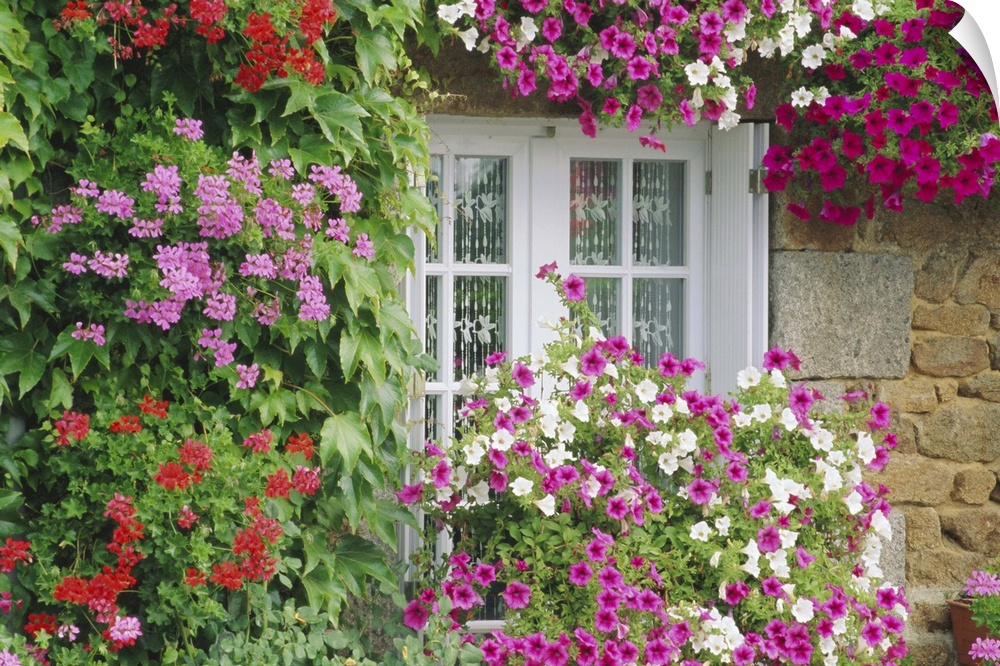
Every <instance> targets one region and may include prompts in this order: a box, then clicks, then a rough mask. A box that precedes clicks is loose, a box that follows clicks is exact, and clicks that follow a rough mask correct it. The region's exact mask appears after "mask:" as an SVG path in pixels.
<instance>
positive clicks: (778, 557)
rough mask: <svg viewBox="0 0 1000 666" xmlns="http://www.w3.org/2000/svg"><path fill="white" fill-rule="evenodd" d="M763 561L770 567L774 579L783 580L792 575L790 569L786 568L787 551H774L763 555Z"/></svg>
mask: <svg viewBox="0 0 1000 666" xmlns="http://www.w3.org/2000/svg"><path fill="white" fill-rule="evenodd" d="M764 559H766V560H767V564H768V565H769V566H770V567H771V572H772V573H774V576H775V578H780V579H785V578H788V577H789V576H790V575H791V574H792V572H791V569H789V567H788V552H787V551H785V550H776V551H774V552H773V553H765V554H764Z"/></svg>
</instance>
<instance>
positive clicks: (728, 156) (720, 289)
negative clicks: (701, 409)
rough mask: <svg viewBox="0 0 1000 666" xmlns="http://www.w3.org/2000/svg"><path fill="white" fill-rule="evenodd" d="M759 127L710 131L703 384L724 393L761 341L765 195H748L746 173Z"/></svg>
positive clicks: (756, 156)
mask: <svg viewBox="0 0 1000 666" xmlns="http://www.w3.org/2000/svg"><path fill="white" fill-rule="evenodd" d="M767 129H768V128H767V126H765V125H760V126H757V125H753V124H749V123H748V124H742V125H739V126H738V127H736V128H734V129H732V130H730V131H718V130H713V132H712V142H711V145H712V148H711V151H712V155H711V164H712V196H711V203H710V205H711V214H710V216H709V220H710V222H709V229H708V234H709V239H708V270H707V275H708V298H707V300H708V303H707V306H708V358H709V359H710V360H711V368H710V372H711V378H710V382H711V385H710V389H711V390H712V391H713V392H715V393H727V392H729V391H730V390H732V389H733V388H735V386H736V373H738V372H739V371H740V370H742V369H743V368H745V367H747V366H748V365H758V366H759V364H760V362H761V357H762V356H763V353H764V351H765V348H766V345H767V240H768V239H767V234H768V232H767V195H766V194H765V195H755V194H751V193H750V171H751V170H752V169H754V168H757V167H758V166H759V165H760V158H761V156H762V155H763V151H764V150H766V148H767Z"/></svg>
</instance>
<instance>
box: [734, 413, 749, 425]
mask: <svg viewBox="0 0 1000 666" xmlns="http://www.w3.org/2000/svg"><path fill="white" fill-rule="evenodd" d="M750 421H751V419H750V415H749V414H747V413H746V412H737V413H736V414H733V425H735V426H736V427H737V428H746V427H747V426H748V425H750Z"/></svg>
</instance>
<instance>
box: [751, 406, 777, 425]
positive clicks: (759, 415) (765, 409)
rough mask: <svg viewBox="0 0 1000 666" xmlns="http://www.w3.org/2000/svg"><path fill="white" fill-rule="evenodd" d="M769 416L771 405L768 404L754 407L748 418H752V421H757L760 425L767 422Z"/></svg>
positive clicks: (770, 414)
mask: <svg viewBox="0 0 1000 666" xmlns="http://www.w3.org/2000/svg"><path fill="white" fill-rule="evenodd" d="M771 416H772V412H771V405H768V404H763V405H754V406H753V411H752V412H751V413H750V417H751V418H753V420H754V421H758V422H760V423H763V422H764V421H767V420H768V419H770V418H771Z"/></svg>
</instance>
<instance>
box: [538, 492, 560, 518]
mask: <svg viewBox="0 0 1000 666" xmlns="http://www.w3.org/2000/svg"><path fill="white" fill-rule="evenodd" d="M535 506H537V507H538V508H539V510H541V512H542V513H544V514H545V515H546V516H551V515H553V514H555V512H556V498H555V497H553V496H552V495H546V496H545V497H543V498H542V499H540V500H537V501H536V502H535Z"/></svg>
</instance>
